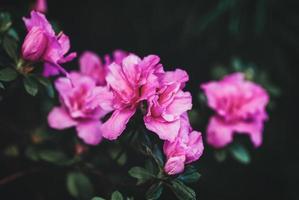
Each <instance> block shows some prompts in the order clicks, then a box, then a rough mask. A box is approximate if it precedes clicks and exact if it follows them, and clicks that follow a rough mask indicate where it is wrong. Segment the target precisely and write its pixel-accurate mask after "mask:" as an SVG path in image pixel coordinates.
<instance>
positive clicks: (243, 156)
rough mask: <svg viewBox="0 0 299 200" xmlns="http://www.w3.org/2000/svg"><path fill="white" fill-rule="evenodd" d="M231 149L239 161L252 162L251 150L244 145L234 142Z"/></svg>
mask: <svg viewBox="0 0 299 200" xmlns="http://www.w3.org/2000/svg"><path fill="white" fill-rule="evenodd" d="M229 150H230V152H231V154H232V156H233V157H234V158H235V159H236V160H237V161H239V162H241V163H243V164H248V163H249V162H250V155H249V152H248V151H247V150H246V149H245V148H244V147H243V146H242V145H240V144H233V145H232V146H231V147H230V148H229Z"/></svg>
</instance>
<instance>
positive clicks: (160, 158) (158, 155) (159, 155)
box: [153, 145, 164, 166]
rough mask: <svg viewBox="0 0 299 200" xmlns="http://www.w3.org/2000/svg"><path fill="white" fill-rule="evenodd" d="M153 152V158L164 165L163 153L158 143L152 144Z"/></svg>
mask: <svg viewBox="0 0 299 200" xmlns="http://www.w3.org/2000/svg"><path fill="white" fill-rule="evenodd" d="M153 154H154V156H155V159H156V160H157V161H158V163H159V165H160V166H163V165H164V161H163V154H162V152H161V150H160V148H159V146H158V145H154V149H153Z"/></svg>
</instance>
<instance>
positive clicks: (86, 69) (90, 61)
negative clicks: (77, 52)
mask: <svg viewBox="0 0 299 200" xmlns="http://www.w3.org/2000/svg"><path fill="white" fill-rule="evenodd" d="M127 55H128V53H127V52H124V51H121V50H116V51H114V52H113V56H112V58H111V57H110V56H109V55H106V56H105V62H104V63H103V62H102V60H101V58H99V57H98V55H97V54H95V53H93V52H91V51H85V52H84V53H83V54H82V55H81V56H80V60H79V63H80V71H81V73H82V74H85V75H87V76H90V77H92V78H93V79H94V80H95V81H96V82H97V85H106V80H105V78H106V74H107V66H108V65H110V64H111V63H112V62H115V63H116V64H120V63H121V61H122V60H123V58H124V57H126V56H127Z"/></svg>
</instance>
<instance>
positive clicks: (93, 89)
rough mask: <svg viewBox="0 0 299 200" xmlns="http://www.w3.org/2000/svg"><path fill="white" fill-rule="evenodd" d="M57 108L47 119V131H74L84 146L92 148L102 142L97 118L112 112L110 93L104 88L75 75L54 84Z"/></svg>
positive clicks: (99, 123) (74, 73) (58, 80)
mask: <svg viewBox="0 0 299 200" xmlns="http://www.w3.org/2000/svg"><path fill="white" fill-rule="evenodd" d="M55 87H56V89H57V91H58V93H59V97H60V102H61V106H59V107H54V108H53V109H52V111H51V112H50V113H49V115H48V124H49V126H50V127H51V128H54V129H58V130H62V129H66V128H70V127H76V130H77V133H78V136H79V137H80V138H81V139H83V140H84V142H85V143H87V144H91V145H96V144H98V143H99V142H100V141H101V140H102V133H101V129H100V128H101V125H102V123H101V121H100V118H101V117H103V116H104V115H106V114H107V113H108V112H110V111H111V109H112V105H111V103H112V97H113V96H112V93H111V92H110V91H109V90H108V88H107V87H101V86H96V83H95V81H94V80H93V79H92V78H90V77H88V76H85V75H82V74H79V73H77V72H71V73H70V74H69V77H68V78H66V77H61V78H58V79H57V80H56V81H55Z"/></svg>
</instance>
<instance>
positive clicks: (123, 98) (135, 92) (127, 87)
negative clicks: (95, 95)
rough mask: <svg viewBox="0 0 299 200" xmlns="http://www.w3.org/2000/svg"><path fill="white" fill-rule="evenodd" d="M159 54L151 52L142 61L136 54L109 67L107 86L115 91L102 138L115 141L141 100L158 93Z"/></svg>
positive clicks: (160, 66)
mask: <svg viewBox="0 0 299 200" xmlns="http://www.w3.org/2000/svg"><path fill="white" fill-rule="evenodd" d="M159 61H160V59H159V57H158V56H154V55H150V56H147V57H145V58H143V59H142V60H141V59H140V58H139V57H138V56H136V55H133V54H130V55H128V56H127V57H125V58H124V59H123V60H122V62H121V63H119V64H117V63H115V62H113V63H112V64H111V65H109V66H108V73H107V76H106V82H107V85H108V86H109V87H110V89H111V91H112V92H113V94H114V99H113V108H114V111H113V113H112V115H111V117H110V118H109V119H108V120H107V121H106V122H105V123H104V124H103V125H102V127H101V130H102V133H103V137H105V138H107V139H110V140H114V139H116V138H117V137H118V136H119V135H120V134H121V133H122V132H123V131H124V130H125V128H126V124H127V123H128V121H129V120H130V118H131V117H132V116H133V115H134V113H135V112H136V109H137V108H138V106H139V105H140V102H141V101H143V100H146V99H147V98H148V97H149V96H151V95H153V94H154V93H155V92H156V87H157V84H158V77H157V74H158V73H159V71H161V70H162V65H161V64H159Z"/></svg>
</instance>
